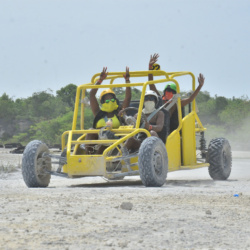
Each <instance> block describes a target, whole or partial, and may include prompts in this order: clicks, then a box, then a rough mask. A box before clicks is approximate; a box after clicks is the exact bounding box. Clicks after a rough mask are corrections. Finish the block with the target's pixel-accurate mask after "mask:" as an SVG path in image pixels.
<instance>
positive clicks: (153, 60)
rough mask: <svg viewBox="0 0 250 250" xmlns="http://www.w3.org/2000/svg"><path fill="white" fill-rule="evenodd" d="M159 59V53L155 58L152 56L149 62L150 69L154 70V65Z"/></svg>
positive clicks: (155, 54)
mask: <svg viewBox="0 0 250 250" xmlns="http://www.w3.org/2000/svg"><path fill="white" fill-rule="evenodd" d="M158 57H159V54H157V53H154V55H153V56H152V55H151V56H150V60H149V69H152V67H153V64H154V63H156V62H157V60H158Z"/></svg>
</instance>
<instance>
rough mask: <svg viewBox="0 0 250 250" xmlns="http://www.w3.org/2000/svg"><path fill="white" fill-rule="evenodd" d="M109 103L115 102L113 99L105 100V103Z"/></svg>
mask: <svg viewBox="0 0 250 250" xmlns="http://www.w3.org/2000/svg"><path fill="white" fill-rule="evenodd" d="M110 101H111V102H115V98H112V99H110V100H109V99H107V100H105V103H109V102H110Z"/></svg>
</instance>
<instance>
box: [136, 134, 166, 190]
mask: <svg viewBox="0 0 250 250" xmlns="http://www.w3.org/2000/svg"><path fill="white" fill-rule="evenodd" d="M138 163H139V173H140V177H141V180H142V183H143V185H144V186H146V187H161V186H162V185H163V184H164V183H165V181H166V178H167V173H168V155H167V151H166V147H165V145H164V143H163V142H162V140H161V139H159V138H158V137H155V136H151V137H148V138H146V139H145V140H144V141H143V142H142V144H141V146H140V150H139V157H138Z"/></svg>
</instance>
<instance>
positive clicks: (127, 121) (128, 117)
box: [119, 107, 147, 128]
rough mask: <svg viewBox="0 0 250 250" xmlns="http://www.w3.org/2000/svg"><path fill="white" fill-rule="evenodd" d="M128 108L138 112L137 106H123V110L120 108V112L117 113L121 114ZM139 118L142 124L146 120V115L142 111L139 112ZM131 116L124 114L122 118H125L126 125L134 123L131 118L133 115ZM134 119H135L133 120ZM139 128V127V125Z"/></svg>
mask: <svg viewBox="0 0 250 250" xmlns="http://www.w3.org/2000/svg"><path fill="white" fill-rule="evenodd" d="M128 110H135V111H137V113H138V108H134V107H127V108H125V109H123V110H121V111H120V112H119V114H120V115H121V114H123V113H124V112H126V111H128ZM141 115H142V116H141V119H142V124H144V123H145V122H147V116H146V115H145V114H144V113H141ZM130 118H131V116H126V115H125V116H124V120H125V123H126V124H127V125H135V124H134V123H133V119H132V118H134V117H132V118H131V119H130ZM134 119H135V118H134ZM135 121H136V120H135ZM140 128H141V127H140Z"/></svg>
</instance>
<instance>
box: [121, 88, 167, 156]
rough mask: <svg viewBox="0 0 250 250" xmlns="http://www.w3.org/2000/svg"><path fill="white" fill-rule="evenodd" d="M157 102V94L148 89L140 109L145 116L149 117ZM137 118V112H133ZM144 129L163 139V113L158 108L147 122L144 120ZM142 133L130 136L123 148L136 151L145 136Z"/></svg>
mask: <svg viewBox="0 0 250 250" xmlns="http://www.w3.org/2000/svg"><path fill="white" fill-rule="evenodd" d="M157 102H158V96H157V94H156V93H155V92H154V91H152V90H148V91H147V92H146V93H145V97H144V108H143V110H142V112H143V114H145V116H146V117H149V116H150V115H151V114H152V113H153V112H154V111H155V110H156V108H155V107H156V105H157ZM135 118H137V114H135ZM145 129H147V130H148V131H149V132H150V134H151V136H156V137H159V138H161V139H162V140H164V139H163V138H164V132H166V131H164V113H163V112H162V111H161V110H160V111H159V112H157V113H156V114H155V115H154V116H153V117H152V118H151V119H150V121H148V122H145ZM141 134H142V133H140V134H138V136H136V137H131V138H129V139H128V140H127V141H126V142H125V145H124V146H125V148H127V149H128V150H132V151H136V150H138V149H139V148H140V145H141V143H142V141H143V140H144V139H145V138H146V137H144V136H141Z"/></svg>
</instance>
